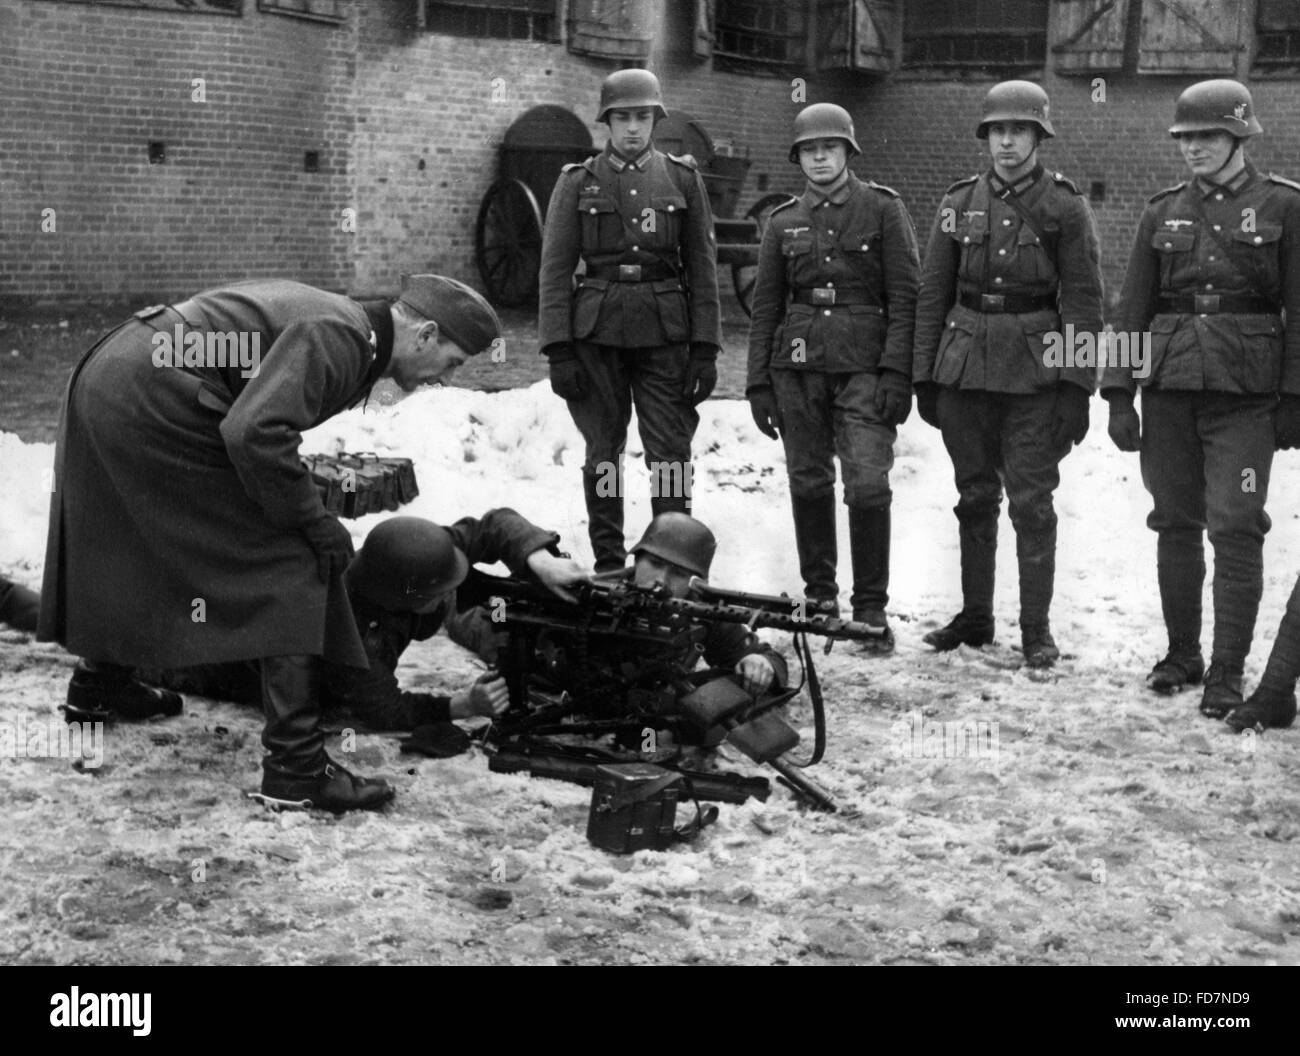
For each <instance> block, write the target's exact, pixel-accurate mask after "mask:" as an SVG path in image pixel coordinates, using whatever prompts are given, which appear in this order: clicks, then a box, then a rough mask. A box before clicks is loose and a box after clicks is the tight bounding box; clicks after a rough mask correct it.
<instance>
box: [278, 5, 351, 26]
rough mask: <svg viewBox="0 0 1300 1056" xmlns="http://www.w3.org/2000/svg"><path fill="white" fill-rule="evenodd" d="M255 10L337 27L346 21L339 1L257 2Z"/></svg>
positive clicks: (345, 14)
mask: <svg viewBox="0 0 1300 1056" xmlns="http://www.w3.org/2000/svg"><path fill="white" fill-rule="evenodd" d="M257 9H258V10H259V11H265V12H267V13H268V14H272V15H284V16H286V17H288V18H303V19H306V20H308V21H310V22H328V23H330V24H331V25H339V24H341V23H343V22H345V21H347V13H346V12H345V11H344V10H343V5H342V3H341V0H257Z"/></svg>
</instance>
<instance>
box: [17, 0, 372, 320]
mask: <svg viewBox="0 0 1300 1056" xmlns="http://www.w3.org/2000/svg"><path fill="white" fill-rule="evenodd" d="M245 8H246V10H245V14H244V17H243V18H227V17H221V16H214V15H178V14H164V13H160V12H156V11H141V10H132V9H126V8H108V7H92V6H86V5H74V4H64V3H49V2H42V0H0V66H2V67H3V69H4V72H3V74H0V76H3V77H4V78H5V83H4V84H3V86H2V87H3V96H4V110H3V116H0V150H2V151H3V156H4V161H3V166H2V167H0V298H4V299H7V300H11V301H12V300H24V301H25V300H37V301H41V300H59V301H72V300H77V301H80V300H86V299H90V298H114V297H135V296H137V295H139V296H159V297H164V296H169V295H175V294H182V293H188V292H192V291H194V290H195V289H199V288H202V287H204V286H208V285H213V284H216V283H218V282H224V281H228V280H233V279H237V278H243V277H249V276H259V275H289V276H294V277H298V278H302V279H304V280H305V281H307V282H312V283H316V284H318V285H321V286H327V287H333V288H342V287H343V286H345V285H346V284H347V283H348V281H350V264H349V261H348V256H347V253H348V244H347V238H348V237H349V236H347V235H345V234H344V233H343V232H342V231H341V230H340V226H339V223H338V211H339V209H340V208H341V207H342V206H343V205H344V204H346V203H347V201H348V199H349V197H350V196H349V193H348V148H349V143H350V140H351V137H352V125H353V116H352V107H351V100H350V93H351V58H352V56H351V54H350V52H351V41H352V32H351V30H349V29H348V28H337V29H336V28H331V27H329V26H325V25H320V24H314V23H307V22H303V21H300V20H297V19H288V18H282V17H276V16H272V15H266V14H262V13H261V12H259V11H258V10H257V8H256V4H254V3H251V2H250V3H248V4H246V5H245ZM193 78H203V79H204V81H205V90H206V99H207V101H206V102H204V103H199V102H194V101H193V100H192V93H193V88H192V85H191V80H192V79H193ZM151 140H156V141H161V142H163V143H165V144H166V162H165V163H164V164H161V165H151V164H149V160H148V154H147V145H148V143H149V141H151ZM307 150H316V151H319V153H320V171H319V172H317V173H306V172H304V171H303V154H304V151H307ZM46 209H52V210H54V221H55V224H56V230H55V231H53V232H50V233H43V232H42V231H41V220H42V216H43V212H42V211H43V210H46Z"/></svg>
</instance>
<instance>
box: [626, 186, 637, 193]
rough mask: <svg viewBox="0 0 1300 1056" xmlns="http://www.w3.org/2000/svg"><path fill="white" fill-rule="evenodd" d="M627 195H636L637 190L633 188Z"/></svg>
mask: <svg viewBox="0 0 1300 1056" xmlns="http://www.w3.org/2000/svg"><path fill="white" fill-rule="evenodd" d="M627 193H628V194H632V195H635V194H636V188H635V187H633V188H632V189H631V190H630V191H628V192H627Z"/></svg>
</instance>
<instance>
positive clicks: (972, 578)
mask: <svg viewBox="0 0 1300 1056" xmlns="http://www.w3.org/2000/svg"><path fill="white" fill-rule="evenodd" d="M957 518H958V523H959V526H960V539H961V598H962V609H961V612H959V613H958V614H957V615H956V616H954V617H953V618H952V620H950V621H949V623H948V625H947V626H946V627H940V628H939V629H938V630H935V631H931V632H930V633H929V634H927V635H926V636H925V637H924V638H922V639H921V640H922V641H923V642H925V643H926V645H930V646H933V647H934V648H935V649H936V650H937V651H939V652H941V653H946V652H948V651H950V650H952V649H956V648H957V647H958V646H959V645H975V646H979V645H988V644H989V643H990V642H992V641H993V581H994V574H995V570H996V566H997V555H998V511H997V508H996V507H995V508H994V509H993V511H992V512H991V514H990V513H988V512H981V513H978V514H969V513H968V514H965V515H963V514H962V513H961V512H958V514H957Z"/></svg>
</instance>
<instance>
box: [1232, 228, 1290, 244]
mask: <svg viewBox="0 0 1300 1056" xmlns="http://www.w3.org/2000/svg"><path fill="white" fill-rule="evenodd" d="M1281 237H1282V225H1281V224H1260V225H1258V226H1257V227H1256V228H1255V230H1254V231H1242V230H1240V229H1235V230H1234V231H1233V232H1232V240H1233V241H1234V242H1245V243H1246V244H1247V245H1249V246H1262V245H1265V244H1266V243H1269V242H1276V241H1277V240H1278V239H1279V238H1281Z"/></svg>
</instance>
